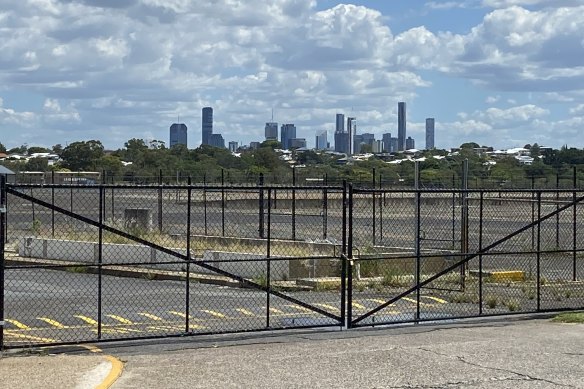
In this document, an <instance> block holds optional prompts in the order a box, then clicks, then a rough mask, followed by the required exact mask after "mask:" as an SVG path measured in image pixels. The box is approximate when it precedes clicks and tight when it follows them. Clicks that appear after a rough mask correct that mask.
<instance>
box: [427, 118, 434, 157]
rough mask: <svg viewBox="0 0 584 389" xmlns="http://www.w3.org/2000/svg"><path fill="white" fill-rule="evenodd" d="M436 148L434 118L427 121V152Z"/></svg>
mask: <svg viewBox="0 0 584 389" xmlns="http://www.w3.org/2000/svg"><path fill="white" fill-rule="evenodd" d="M433 148H434V118H427V119H426V150H432V149H433Z"/></svg>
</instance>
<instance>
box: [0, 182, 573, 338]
mask: <svg viewBox="0 0 584 389" xmlns="http://www.w3.org/2000/svg"><path fill="white" fill-rule="evenodd" d="M0 192H1V193H2V199H1V201H0V209H5V210H6V212H2V213H0V215H1V220H0V227H2V228H1V230H2V235H4V239H0V241H1V242H2V246H0V249H1V250H0V254H1V255H2V258H1V265H0V286H2V288H0V291H1V294H2V296H0V297H2V298H1V299H0V303H1V306H0V308H1V309H0V321H2V322H3V324H4V325H3V326H2V331H1V336H2V338H0V345H2V347H22V346H29V345H41V344H65V343H78V342H95V341H105V340H118V339H138V338H149V337H165V336H184V335H193V334H207V333H222V332H241V331H260V330H268V329H269V330H272V329H283V328H298V327H318V326H343V327H349V328H350V327H356V326H363V325H378V324H391V323H398V322H421V321H434V320H452V319H455V318H461V317H474V316H481V315H501V314H511V313H527V312H540V311H548V310H563V309H576V308H582V307H584V284H583V283H582V281H581V280H582V277H583V274H584V259H583V258H584V256H583V248H584V244H583V242H582V239H583V238H582V236H581V235H582V234H581V233H579V231H580V228H581V227H582V223H583V222H582V220H583V218H582V217H583V216H584V215H582V212H583V209H582V205H581V202H582V201H583V199H582V197H581V196H583V193H582V192H581V191H579V190H578V189H575V188H570V189H563V190H473V189H469V190H461V189H454V190H453V189H432V190H429V189H418V190H413V189H410V190H405V189H400V190H394V189H373V188H369V189H366V188H355V189H354V188H353V186H352V185H349V186H347V185H346V184H345V185H342V186H331V185H320V184H319V185H310V186H308V185H296V186H286V185H271V184H267V183H265V180H259V181H258V183H257V184H256V185H253V186H252V185H249V186H242V185H211V184H204V185H201V184H199V183H197V182H194V181H193V180H192V179H191V180H187V181H186V182H185V183H183V184H181V185H176V184H173V185H167V184H162V185H111V184H95V185H82V184H75V185H64V184H55V185H46V184H45V185H34V184H33V185H22V184H20V185H8V186H7V187H4V190H2V191H0ZM5 222H6V223H5Z"/></svg>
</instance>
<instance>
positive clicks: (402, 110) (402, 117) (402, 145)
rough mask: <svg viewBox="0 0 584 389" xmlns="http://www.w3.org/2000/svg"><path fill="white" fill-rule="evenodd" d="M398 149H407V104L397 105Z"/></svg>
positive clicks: (401, 102) (400, 103)
mask: <svg viewBox="0 0 584 389" xmlns="http://www.w3.org/2000/svg"><path fill="white" fill-rule="evenodd" d="M397 148H398V150H399V151H404V150H405V149H406V103H404V102H403V101H400V102H399V103H397Z"/></svg>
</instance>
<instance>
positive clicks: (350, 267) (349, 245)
mask: <svg viewBox="0 0 584 389" xmlns="http://www.w3.org/2000/svg"><path fill="white" fill-rule="evenodd" d="M348 228H349V234H348V237H347V260H348V266H347V318H348V323H349V325H348V327H349V328H351V327H352V326H351V321H352V320H353V184H349V224H348Z"/></svg>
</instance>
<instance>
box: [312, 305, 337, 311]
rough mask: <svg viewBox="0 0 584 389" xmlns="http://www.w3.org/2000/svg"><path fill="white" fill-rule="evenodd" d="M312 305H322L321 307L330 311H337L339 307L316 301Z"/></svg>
mask: <svg viewBox="0 0 584 389" xmlns="http://www.w3.org/2000/svg"><path fill="white" fill-rule="evenodd" d="M314 305H318V306H319V307H323V308H325V309H328V310H331V311H338V310H339V308H337V307H333V306H332V305H329V304H318V303H317V304H314Z"/></svg>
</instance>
